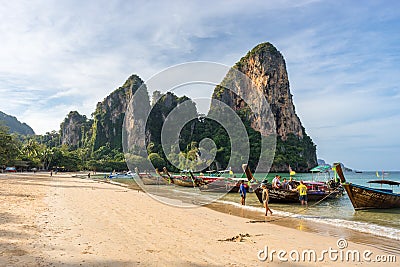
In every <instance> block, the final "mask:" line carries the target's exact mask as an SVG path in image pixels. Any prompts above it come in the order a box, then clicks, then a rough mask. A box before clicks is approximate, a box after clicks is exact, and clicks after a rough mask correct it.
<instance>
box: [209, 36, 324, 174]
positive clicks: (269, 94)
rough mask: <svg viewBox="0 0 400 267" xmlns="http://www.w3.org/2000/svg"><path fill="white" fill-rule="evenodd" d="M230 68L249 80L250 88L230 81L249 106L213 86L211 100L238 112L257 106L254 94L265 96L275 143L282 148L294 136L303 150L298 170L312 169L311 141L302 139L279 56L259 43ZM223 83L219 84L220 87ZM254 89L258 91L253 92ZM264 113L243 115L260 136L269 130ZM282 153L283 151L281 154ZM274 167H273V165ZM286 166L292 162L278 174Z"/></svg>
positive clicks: (314, 156)
mask: <svg viewBox="0 0 400 267" xmlns="http://www.w3.org/2000/svg"><path fill="white" fill-rule="evenodd" d="M234 69H235V70H238V71H239V72H241V73H243V74H245V75H246V76H247V77H249V78H250V80H251V81H252V86H251V85H249V84H247V83H246V82H236V83H235V82H231V83H232V84H234V86H236V87H237V92H239V93H240V95H241V96H245V97H246V99H247V101H250V103H246V102H245V101H244V100H243V99H242V98H241V97H239V96H238V95H237V94H235V93H234V92H232V91H231V90H228V89H226V88H225V87H224V86H217V87H216V89H215V90H214V93H213V98H214V99H217V100H219V101H222V102H224V103H226V104H227V105H228V106H230V107H231V108H232V109H234V110H235V111H237V112H239V111H241V110H244V109H246V108H247V107H249V106H253V105H254V106H257V104H259V103H260V99H259V97H257V96H256V95H257V94H258V93H261V94H258V95H263V96H265V98H266V100H267V102H268V103H269V106H270V109H271V111H272V113H273V115H274V118H275V127H276V135H277V137H278V142H281V141H282V142H283V143H279V145H280V146H282V144H283V145H284V142H285V141H286V140H287V139H288V137H289V136H290V135H294V136H295V137H296V138H297V139H298V140H299V146H302V147H303V148H302V149H303V153H300V154H301V156H302V157H303V158H305V163H304V164H302V166H303V167H301V168H302V170H306V169H307V168H311V167H313V166H315V165H316V163H317V158H316V151H315V146H314V144H313V143H312V141H311V139H309V138H305V139H304V137H305V136H306V133H305V131H304V128H303V126H302V124H301V122H300V119H299V117H298V116H297V115H296V112H295V107H294V104H293V100H292V95H291V93H290V88H289V79H288V74H287V71H286V64H285V60H284V58H283V56H282V54H281V53H280V52H279V51H278V50H277V49H276V48H275V47H274V46H273V45H272V44H271V43H262V44H259V45H257V46H256V47H255V48H253V49H252V50H251V51H250V52H248V53H247V55H246V56H244V57H243V58H242V59H241V60H240V61H239V62H238V63H236V65H235V66H234ZM229 75H230V74H229V73H228V75H227V77H225V80H224V82H225V83H227V84H229V83H230V79H232V78H231V77H229ZM224 82H223V83H222V85H224ZM254 90H257V91H258V92H254ZM266 112H268V110H261V112H258V113H254V112H246V114H247V119H248V121H250V123H251V126H252V128H253V129H255V130H257V131H259V132H261V133H262V132H269V131H270V129H271V123H270V122H268V121H266V122H264V121H265V118H267V117H268V116H267V114H266ZM291 139H292V138H291ZM305 141H306V142H305ZM291 142H292V140H291ZM300 142H301V144H300ZM291 145H292V143H291ZM310 149H311V150H310ZM283 150H284V149H283ZM277 153H279V151H277ZM282 153H285V152H284V151H283V152H282ZM274 164H275V167H276V166H277V164H276V162H275V163H274ZM288 164H292V166H293V162H292V163H290V162H287V163H285V164H279V165H280V166H279V167H278V169H279V170H282V171H283V170H286V168H287V167H286V168H285V167H284V166H283V165H286V166H288ZM281 165H282V166H281ZM273 167H274V166H273ZM272 169H274V168H272Z"/></svg>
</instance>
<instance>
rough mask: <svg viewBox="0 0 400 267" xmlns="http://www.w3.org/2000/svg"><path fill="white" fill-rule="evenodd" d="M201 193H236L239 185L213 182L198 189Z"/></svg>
mask: <svg viewBox="0 0 400 267" xmlns="http://www.w3.org/2000/svg"><path fill="white" fill-rule="evenodd" d="M199 189H200V191H202V192H214V193H238V192H239V185H237V184H236V183H229V182H225V181H221V182H220V181H215V182H212V183H207V184H204V185H201V186H200V187H199Z"/></svg>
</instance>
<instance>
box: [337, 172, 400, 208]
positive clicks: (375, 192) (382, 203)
mask: <svg viewBox="0 0 400 267" xmlns="http://www.w3.org/2000/svg"><path fill="white" fill-rule="evenodd" d="M336 171H337V173H338V175H339V177H340V181H341V183H342V186H343V187H344V189H345V190H346V192H347V195H348V196H349V198H350V201H351V204H352V205H353V207H354V209H355V210H367V209H394V208H400V194H397V193H394V192H393V188H392V189H383V188H372V187H368V186H363V185H358V184H354V183H350V182H347V181H346V178H345V177H344V174H343V171H342V167H341V164H337V165H336ZM368 183H374V184H380V185H381V186H382V185H384V184H385V185H390V186H392V187H393V186H399V185H400V182H396V181H389V180H383V179H382V180H373V181H369V182H368Z"/></svg>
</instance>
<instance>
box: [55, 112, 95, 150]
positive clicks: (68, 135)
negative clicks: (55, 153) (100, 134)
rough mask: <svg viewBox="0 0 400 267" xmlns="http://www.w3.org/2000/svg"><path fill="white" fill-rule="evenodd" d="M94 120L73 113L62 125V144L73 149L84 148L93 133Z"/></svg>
mask: <svg viewBox="0 0 400 267" xmlns="http://www.w3.org/2000/svg"><path fill="white" fill-rule="evenodd" d="M92 123H93V121H92V120H88V119H87V118H86V116H85V115H81V114H79V113H78V112H77V111H71V112H70V113H69V114H68V115H67V117H66V118H65V119H64V121H63V122H62V123H61V125H60V133H61V143H62V144H63V145H68V146H70V147H72V148H78V147H82V146H83V145H84V141H85V140H86V138H87V136H88V135H89V134H90V132H91V127H92Z"/></svg>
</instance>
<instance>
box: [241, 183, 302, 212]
mask: <svg viewBox="0 0 400 267" xmlns="http://www.w3.org/2000/svg"><path fill="white" fill-rule="evenodd" d="M280 179H281V176H280V175H276V176H275V177H274V179H273V180H272V188H274V189H284V190H290V191H298V192H299V201H300V202H301V204H302V205H307V200H308V199H307V186H306V185H305V184H304V182H303V181H300V184H298V185H297V184H296V182H295V181H294V180H293V179H292V177H290V180H289V181H287V179H286V178H284V179H283V181H282V182H281V181H280ZM261 188H262V202H263V204H264V207H265V216H268V212H270V214H271V215H272V210H271V209H270V208H269V205H268V202H269V190H268V188H267V184H266V183H262V184H261ZM239 193H240V195H241V204H242V205H245V201H246V189H245V186H244V181H242V182H241V185H240V189H239Z"/></svg>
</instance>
